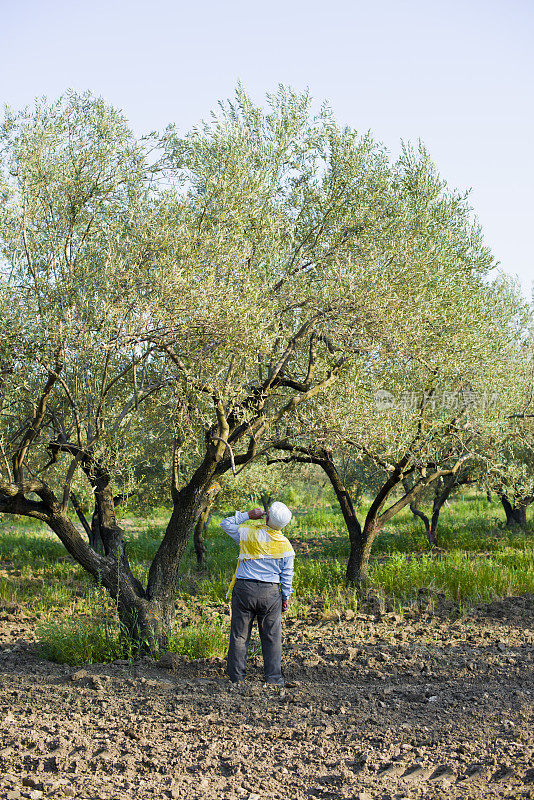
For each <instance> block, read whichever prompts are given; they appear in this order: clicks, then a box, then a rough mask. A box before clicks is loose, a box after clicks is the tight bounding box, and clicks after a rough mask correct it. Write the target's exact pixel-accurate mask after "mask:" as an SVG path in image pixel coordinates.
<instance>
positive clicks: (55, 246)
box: [0, 87, 515, 641]
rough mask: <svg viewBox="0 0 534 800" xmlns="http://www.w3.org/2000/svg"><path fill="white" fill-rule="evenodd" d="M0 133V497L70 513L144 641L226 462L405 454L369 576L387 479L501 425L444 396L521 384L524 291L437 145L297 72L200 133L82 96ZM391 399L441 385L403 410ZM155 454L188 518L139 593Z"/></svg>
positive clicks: (44, 511) (11, 122) (74, 538)
mask: <svg viewBox="0 0 534 800" xmlns="http://www.w3.org/2000/svg"><path fill="white" fill-rule="evenodd" d="M0 135H1V142H2V146H1V152H2V165H1V178H0V203H1V206H2V210H1V222H0V247H1V252H2V259H3V260H2V268H1V283H0V310H1V312H2V314H1V319H0V404H1V408H0V413H1V418H0V419H1V427H0V511H1V512H4V513H8V514H17V515H23V516H28V517H33V518H37V519H40V520H42V521H44V522H45V523H46V524H47V525H49V527H50V528H51V530H52V531H54V533H55V534H56V535H57V536H58V537H59V539H60V540H61V542H62V543H63V544H64V546H65V547H66V549H67V550H68V552H69V553H70V555H71V556H72V557H73V558H74V559H75V560H76V561H77V562H78V563H79V564H81V566H82V567H83V568H84V569H85V570H87V572H89V573H90V574H91V575H93V576H94V577H95V579H97V580H99V581H101V583H102V584H103V585H104V586H105V587H106V588H107V590H108V591H109V592H110V594H111V595H112V596H113V597H115V598H116V600H117V605H118V609H119V614H120V617H121V620H122V621H123V623H124V625H125V626H126V628H127V629H128V631H129V632H130V634H131V635H132V636H134V637H136V638H138V639H141V640H147V641H150V640H151V639H153V638H156V639H158V640H164V639H165V637H166V635H167V634H168V631H169V629H170V626H171V625H172V622H173V618H174V615H175V602H174V601H175V595H176V591H177V586H178V579H179V565H180V560H181V557H182V555H183V552H184V549H185V547H186V545H187V543H188V541H189V539H190V536H191V535H192V533H193V530H194V529H195V527H196V526H197V524H198V523H199V521H202V517H203V514H205V513H206V510H207V509H209V506H210V505H211V503H212V501H213V498H214V497H215V495H216V494H217V492H218V491H219V489H220V481H221V479H222V478H223V476H225V475H226V476H228V475H232V474H238V473H239V471H240V470H243V469H246V468H247V466H248V465H249V464H251V463H252V462H254V461H255V460H257V459H258V458H260V457H261V456H265V455H267V454H270V453H272V451H273V448H280V447H282V448H283V447H289V448H295V447H297V448H305V449H306V450H309V449H310V448H311V447H312V446H313V447H314V448H317V447H318V448H320V449H321V450H325V451H330V450H332V449H335V448H336V447H342V448H347V447H348V448H352V449H353V451H354V452H357V453H363V454H367V455H369V456H370V457H371V458H373V459H374V460H375V461H376V462H377V463H378V464H380V465H382V466H384V467H385V468H386V469H388V470H389V471H390V473H391V474H390V477H389V478H388V480H387V481H386V484H385V486H384V487H383V488H382V490H381V492H380V493H379V495H377V499H376V502H375V506H376V508H375V512H376V513H375V512H373V513H374V517H373V520H372V530H371V527H369V526H367V528H366V525H367V522H366V524H365V525H364V529H365V536H364V537H363V539H361V537H360V539H359V540H358V541H359V542H360V544H358V542H357V541H356V539H354V537H353V536H352V535H351V541H354V542H355V544H354V548H353V551H354V553H355V555H354V558H352V563H353V564H356V567H354V568H353V569H352V573H353V574H351V573H350V569H349V577H352V578H354V577H355V576H357V574H361V573H362V572H364V571H365V564H366V559H367V558H368V551H369V549H370V546H371V544H372V538H373V536H374V534H375V533H376V531H377V530H378V528H379V526H378V524H377V520H378V521H380V520H382V521H383V520H384V519H386V518H388V515H391V514H392V513H395V510H396V508H397V506H396V505H395V504H394V505H393V506H392V507H390V508H389V509H387V510H386V511H383V507H384V504H385V502H386V500H387V499H388V497H389V496H390V494H391V490H390V487H396V486H398V484H399V482H401V481H402V479H403V478H404V477H405V476H406V474H407V473H408V472H409V471H410V470H412V471H413V470H415V469H416V468H418V467H421V468H422V469H423V470H426V473H425V474H426V477H425V479H424V483H425V485H427V484H428V483H429V482H430V479H431V480H434V479H435V477H432V476H437V475H444V474H453V473H454V471H455V470H457V469H458V467H459V465H460V464H461V463H463V461H464V460H465V459H466V458H467V457H469V456H470V454H471V451H472V446H473V445H472V443H473V440H474V438H475V437H476V436H484V435H487V434H488V431H489V428H491V425H492V424H493V423H492V422H491V420H492V419H493V418H494V416H495V415H493V416H492V415H490V414H487V413H486V410H484V409H483V410H481V411H480V413H479V412H478V411H477V413H476V414H474V412H473V411H472V409H471V406H470V405H469V404H468V403H467V404H466V403H463V404H461V406H460V407H459V408H456V409H454V410H453V411H451V410H450V409H447V411H443V410H442V409H441V407H440V409H439V410H437V408H438V407H437V405H436V404H435V403H434V401H433V400H432V398H433V397H435V396H436V393H437V392H445V391H455V392H457V391H460V390H462V391H464V392H465V391H475V390H479V391H486V390H489V388H490V387H491V388H492V389H493V387H494V386H495V387H496V388H495V391H501V389H502V383H503V382H504V381H503V382H502V383H500V382H499V378H498V375H499V374H500V373H499V372H498V370H499V369H500V368H501V366H503V365H504V364H505V362H506V352H507V348H509V347H510V326H509V325H508V324H507V319H509V318H510V313H511V309H513V306H514V303H515V299H514V297H513V295H512V294H511V293H510V292H509V290H508V289H507V287H506V286H504V285H495V286H492V285H490V284H488V283H487V282H486V280H485V279H486V275H487V273H488V271H489V269H490V268H491V266H492V263H493V262H492V258H491V254H490V253H489V252H488V250H487V248H485V246H484V244H483V241H482V238H481V234H480V231H479V229H478V228H477V227H476V225H473V224H472V223H471V221H470V216H469V209H468V206H467V203H466V200H465V198H462V197H459V196H457V195H455V194H454V193H451V192H449V190H448V189H447V188H446V186H445V184H444V183H443V182H442V181H440V180H439V179H438V177H437V175H436V173H435V170H434V168H433V167H432V165H431V162H430V159H429V157H428V155H427V154H426V153H425V151H424V149H421V150H420V151H419V152H413V151H412V150H411V149H409V148H405V150H404V153H403V155H402V157H401V158H400V159H399V161H398V162H397V163H394V164H390V161H389V159H388V155H387V153H386V151H385V149H384V148H383V147H382V146H380V145H378V144H376V143H375V142H374V141H373V140H372V139H371V137H370V136H368V135H365V136H359V135H358V134H357V133H356V132H355V131H353V130H351V129H348V128H341V127H339V126H338V125H337V124H336V123H335V121H334V120H333V118H332V116H331V114H330V113H329V112H328V110H326V109H323V110H322V111H321V113H320V114H319V115H318V116H317V117H312V116H311V113H310V100H309V97H308V96H307V95H297V94H295V93H293V92H291V91H289V90H286V89H284V88H283V87H281V88H280V89H279V91H278V92H277V93H276V94H275V95H273V96H271V97H270V98H269V101H268V108H267V110H266V111H265V110H262V109H260V108H257V107H255V106H254V105H253V104H252V102H251V101H250V99H249V98H248V97H247V95H246V94H245V92H244V91H243V90H242V89H241V88H238V91H237V93H236V98H235V100H234V101H233V102H231V103H230V102H228V103H227V104H225V105H222V106H221V107H220V109H219V112H218V113H217V115H214V116H213V118H212V120H211V121H210V122H209V123H205V124H202V125H200V126H199V127H198V128H196V129H194V130H193V131H191V132H190V133H189V134H187V135H185V136H181V135H179V134H178V132H177V131H176V129H175V128H173V127H169V128H168V129H167V131H165V132H164V133H163V134H162V135H161V136H159V137H152V139H147V140H136V138H135V137H134V136H133V134H132V132H131V131H130V129H129V128H128V125H127V123H126V121H125V120H124V118H123V117H122V115H121V114H120V113H118V112H117V111H115V110H114V109H113V108H111V107H109V106H108V105H107V104H106V103H104V101H102V100H101V99H98V98H94V97H93V96H91V95H90V94H84V95H77V94H75V93H70V94H68V95H66V96H65V97H63V98H61V99H60V100H59V101H58V102H57V103H55V104H46V103H44V102H41V103H39V104H37V105H36V106H35V108H33V109H26V110H24V111H22V112H20V113H19V114H13V113H8V114H7V115H6V118H5V120H4V123H3V125H2V128H1V131H0ZM496 330H497V331H498V334H496ZM496 376H497V377H496ZM379 389H386V390H387V391H389V392H393V393H397V394H398V393H400V392H403V391H408V390H409V391H412V392H419V393H421V398H422V399H420V400H419V401H418V402H416V403H415V406H414V408H411V409H409V411H408V412H405V409H404V408H403V409H402V410H399V408H395V409H394V410H393V412H392V413H389V412H388V411H387V410H386V411H384V410H383V409H380V408H378V407H377V406H376V403H375V401H374V398H375V393H376V392H377V391H378V390H379ZM503 407H504V406H503ZM429 409H431V411H432V413H429ZM497 416H498V415H497ZM490 418H491V419H490ZM144 465H146V466H147V469H146V470H144V469H143V466H144ZM148 466H150V469H153V470H155V471H157V472H158V474H162V473H166V474H167V475H168V487H169V488H168V504H169V506H170V507H171V512H170V515H169V520H168V525H167V528H166V531H165V533H164V535H163V537H162V540H161V542H160V544H159V547H158V550H157V552H156V555H155V557H154V559H153V561H152V564H151V566H150V570H149V575H148V580H147V581H146V583H144V584H143V583H141V581H140V580H139V578H138V577H137V576H136V575H135V574H134V573H133V572H132V569H131V568H130V564H129V561H128V554H127V548H126V547H125V544H124V539H123V530H122V529H121V527H120V525H119V524H118V521H117V517H116V504H117V498H118V497H121V496H122V495H123V494H127V493H129V492H133V491H136V490H138V489H139V488H140V486H141V485H142V486H143V490H144V491H145V492H148V493H149V492H150V485H147V477H146V476H147V475H150V469H148ZM158 490H159V491H161V481H159V485H158ZM412 494H416V492H415V490H413V491H412ZM80 499H81V500H80ZM409 499H410V498H409ZM88 503H89V504H91V507H92V508H94V514H93V519H94V522H93V523H92V524H91V523H89V522H88V521H87V520H86V519H85V515H84V513H83V510H82V506H83V505H84V504H85V505H87V504H88ZM78 518H79V519H81V520H82V522H83V523H84V528H85V530H86V531H87V533H88V534H89V533H94V531H93V528H95V527H96V528H97V530H98V534H99V537H100V539H101V542H102V549H99V548H98V547H96V544H95V537H94V536H92V538H89V541H88V540H87V538H85V537H84V536H83V535H82V534H81V533H80V531H79V528H78V526H77V524H76V521H77V519H78ZM362 541H363V545H361V542H362ZM358 547H359V548H360V550H358Z"/></svg>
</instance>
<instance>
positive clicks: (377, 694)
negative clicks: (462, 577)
mask: <svg viewBox="0 0 534 800" xmlns="http://www.w3.org/2000/svg"><path fill="white" fill-rule="evenodd" d="M423 601H424V597H423ZM424 605H425V603H424V602H423V606H424ZM432 605H433V607H434V610H433V613H430V611H425V610H422V611H414V610H407V612H406V614H405V618H404V619H401V618H400V617H399V616H398V615H395V614H393V613H386V614H380V613H379V612H377V610H376V609H375V610H374V613H372V610H371V609H369V613H357V614H356V615H353V612H346V613H345V614H342V615H339V614H333V615H332V616H331V618H330V619H327V618H325V616H324V614H323V613H322V612H320V610H319V609H317V610H315V611H312V612H311V613H310V615H309V617H308V618H307V619H306V620H291V619H286V621H285V623H284V670H285V674H286V679H287V681H288V683H287V687H286V688H285V690H283V691H280V690H278V689H274V688H267V687H265V688H264V687H263V684H262V676H261V671H260V662H261V659H260V658H259V657H258V656H255V657H254V658H253V659H252V662H253V663H252V665H251V672H250V678H249V681H247V682H246V683H245V684H244V685H243V686H242V687H239V688H235V687H232V686H231V685H230V684H229V682H228V680H227V679H226V678H225V676H224V672H223V662H222V661H221V660H217V659H215V660H210V661H207V660H201V661H187V660H186V659H184V658H178V657H174V659H170V658H169V659H168V662H169V665H171V664H172V665H173V667H174V668H173V669H164V668H163V667H161V666H157V665H156V663H155V662H154V661H152V660H150V659H146V658H145V659H143V660H141V661H139V662H134V663H133V664H130V663H128V662H115V663H114V664H108V665H103V664H102V665H98V664H95V665H90V666H87V667H85V668H84V669H80V668H72V667H67V666H61V665H58V664H52V663H50V662H46V661H43V660H42V659H41V658H40V656H39V649H38V645H37V644H36V643H35V637H34V633H33V630H34V626H35V619H34V618H29V617H23V616H21V614H20V611H19V610H18V609H17V608H15V607H12V608H9V607H5V606H4V607H3V608H0V798H1V800H16V799H17V798H21V797H25V798H30V800H39V798H48V797H50V798H56V797H57V798H62V797H72V798H80V800H89V799H90V798H99V800H100V798H102V800H103V799H104V798H109V800H113V799H115V798H116V799H117V800H119V798H120V799H121V800H122V798H136V800H137V799H139V800H143V799H144V798H182V797H183V798H188V799H189V798H190V799H191V800H195V799H196V798H199V799H200V798H202V799H203V800H204V799H206V800H212V798H217V799H218V800H219V799H220V800H226V799H227V800H234V798H243V800H247V798H248V799H249V800H264V798H265V799H269V800H270V799H271V798H272V799H273V800H283V799H284V798H286V799H287V800H294V799H296V800H300V799H301V798H317V799H318V800H321V799H322V798H324V799H325V800H326V799H327V798H355V800H375V798H376V799H378V798H380V800H401V798H404V799H408V798H420V797H423V798H444V797H447V798H452V799H453V800H454V798H464V799H465V800H468V798H472V799H473V800H475V799H477V800H478V798H493V797H499V798H503V797H508V798H534V724H533V723H534V708H533V697H534V682H533V678H534V674H533V665H534V596H528V597H521V598H507V599H504V600H501V601H498V602H494V603H491V604H489V605H485V606H480V607H478V608H476V609H473V610H471V611H469V612H468V613H465V614H463V615H462V616H458V612H457V611H456V610H455V609H454V607H453V606H452V604H450V603H447V602H446V601H444V600H443V599H441V600H440V599H439V598H438V602H437V603H433V604H432ZM428 608H429V609H430V608H431V606H429V607H428Z"/></svg>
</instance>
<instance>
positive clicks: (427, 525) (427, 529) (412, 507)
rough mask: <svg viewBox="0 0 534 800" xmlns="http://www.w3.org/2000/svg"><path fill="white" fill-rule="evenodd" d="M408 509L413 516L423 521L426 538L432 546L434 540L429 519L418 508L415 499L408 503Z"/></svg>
mask: <svg viewBox="0 0 534 800" xmlns="http://www.w3.org/2000/svg"><path fill="white" fill-rule="evenodd" d="M410 511H411V512H412V514H413V515H414V517H417V518H418V519H420V520H421V522H422V523H423V525H424V527H425V534H426V538H427V539H428V543H429V545H430V546H431V547H432V546H433V545H434V540H433V536H432V529H431V527H430V520H429V519H428V517H427V515H426V514H424V513H423V512H422V511H421V510H420V509H419V508H418V506H417V502H416V501H415V500H414V502H413V503H410Z"/></svg>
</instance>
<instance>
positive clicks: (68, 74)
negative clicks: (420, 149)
mask: <svg viewBox="0 0 534 800" xmlns="http://www.w3.org/2000/svg"><path fill="white" fill-rule="evenodd" d="M533 43H534V1H533V0H500V1H499V2H496V0H447V1H446V2H445V0H374V2H372V0H365V1H364V0H323V1H322V2H318V0H265V1H264V2H262V3H260V2H258V0H256V2H254V0H248V2H244V1H243V0H203V2H199V3H194V2H192V0H188V2H183V0H152V1H151V2H142V0H0V52H1V62H0V101H2V102H7V103H8V104H9V105H11V106H12V107H14V108H15V109H16V108H20V107H22V106H24V105H27V104H28V103H31V102H32V100H33V98H35V97H37V96H41V95H47V97H48V98H49V99H55V98H57V97H58V96H59V95H60V94H61V93H62V92H63V91H64V90H65V89H67V88H74V89H78V90H84V89H91V90H92V91H93V92H94V93H96V94H101V95H102V96H104V97H105V98H106V99H107V100H108V101H109V102H111V103H112V104H113V105H115V106H117V107H118V108H121V109H122V110H123V112H124V113H125V115H126V116H127V117H128V119H129V120H130V122H131V124H132V126H133V127H134V129H135V130H136V132H138V133H145V132H148V131H150V130H157V129H162V128H163V127H165V125H166V124H167V123H169V122H175V123H176V124H177V125H178V127H179V129H181V130H183V131H185V130H187V129H188V128H190V127H191V126H192V125H193V124H195V123H196V122H198V121H199V120H200V119H201V118H203V117H207V116H208V114H209V111H210V109H212V108H213V107H215V106H216V103H217V101H218V100H220V99H226V98H227V97H230V96H231V95H232V94H233V92H234V88H235V85H236V82H237V80H238V79H240V80H241V81H242V82H243V84H244V86H245V88H246V89H247V91H248V92H249V93H250V94H251V95H252V96H253V98H254V99H255V100H256V101H261V100H262V98H263V97H264V95H265V93H266V92H268V91H270V90H273V89H275V88H276V86H277V84H278V83H285V84H289V85H291V86H292V87H293V88H295V89H299V90H300V89H304V88H306V87H309V88H310V91H311V93H312V95H313V97H314V98H315V99H316V100H317V101H322V100H324V99H326V100H328V101H329V102H330V104H331V105H332V107H333V110H334V113H335V116H336V118H337V119H338V121H340V122H343V123H348V124H350V125H351V126H353V127H355V128H356V129H358V130H359V131H366V130H369V129H370V130H371V131H372V132H373V134H374V135H375V137H376V138H378V139H380V140H381V141H383V142H384V143H385V144H386V145H387V146H388V148H389V149H390V150H391V152H392V154H396V153H397V152H398V148H399V141H400V139H401V138H404V139H409V140H412V141H416V140H417V139H418V138H421V139H422V140H423V141H424V142H425V144H426V145H427V147H428V149H429V150H430V153H431V155H432V157H433V159H434V161H435V162H436V164H437V165H438V168H439V170H440V172H441V174H442V175H443V176H444V177H445V178H446V179H447V180H448V182H449V184H450V185H451V186H453V187H455V188H458V189H462V190H463V189H467V188H470V187H472V190H473V191H472V195H471V203H472V205H473V207H474V209H475V211H476V213H477V215H478V217H479V220H480V222H481V224H482V226H483V229H484V232H485V237H486V241H487V243H488V244H489V245H490V247H491V248H492V250H493V253H494V255H495V256H496V258H497V259H498V260H499V262H500V264H501V269H502V270H503V271H505V272H507V273H509V274H511V275H517V276H518V277H519V280H520V282H521V286H522V288H523V291H524V292H525V295H526V296H527V297H530V295H531V288H532V283H533V281H534V255H533V252H534V247H533V238H534V237H533V234H534V188H533V187H534V155H533V145H534V91H533V89H534V46H533Z"/></svg>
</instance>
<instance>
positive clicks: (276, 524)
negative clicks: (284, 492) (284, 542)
mask: <svg viewBox="0 0 534 800" xmlns="http://www.w3.org/2000/svg"><path fill="white" fill-rule="evenodd" d="M292 516H293V514H292V513H291V511H290V510H289V508H288V507H287V506H286V505H285V503H272V504H271V505H270V507H269V511H268V512H267V519H266V522H267V525H268V526H269V528H274V529H275V530H277V531H279V530H281V529H282V528H285V526H286V525H287V524H288V523H289V522H291V517H292Z"/></svg>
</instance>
